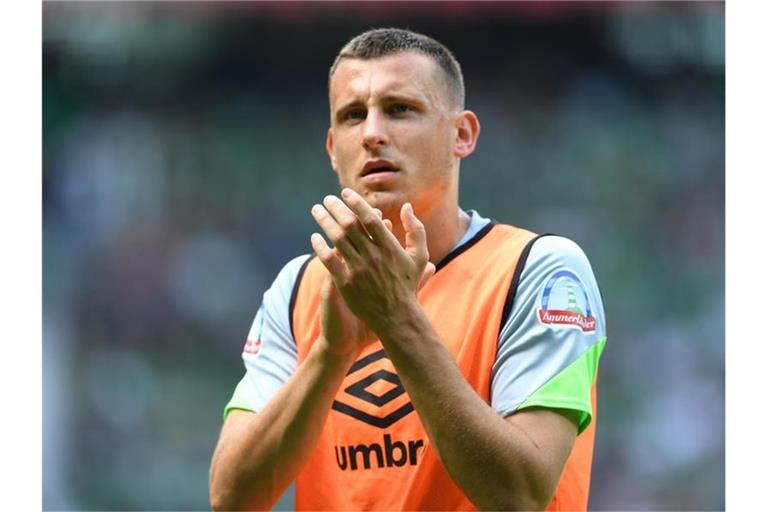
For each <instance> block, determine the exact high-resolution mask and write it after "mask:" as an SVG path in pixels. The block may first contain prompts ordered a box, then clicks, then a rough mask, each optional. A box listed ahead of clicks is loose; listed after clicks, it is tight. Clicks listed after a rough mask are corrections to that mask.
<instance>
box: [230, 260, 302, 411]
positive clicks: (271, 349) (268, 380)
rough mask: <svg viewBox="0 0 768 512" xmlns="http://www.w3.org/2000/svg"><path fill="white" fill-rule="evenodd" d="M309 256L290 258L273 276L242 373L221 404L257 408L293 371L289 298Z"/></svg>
mask: <svg viewBox="0 0 768 512" xmlns="http://www.w3.org/2000/svg"><path fill="white" fill-rule="evenodd" d="M309 259H310V256H309V255H304V256H299V257H298V258H295V259H293V260H291V261H290V262H289V263H288V264H287V265H285V267H283V269H282V270H281V271H280V273H279V274H278V275H277V277H276V278H275V281H274V283H272V286H270V288H269V289H268V290H267V291H266V292H264V297H263V300H262V303H261V306H260V307H259V309H258V311H257V312H256V318H255V319H254V320H253V324H252V325H251V330H250V331H249V332H248V338H247V339H246V341H245V346H244V347H243V362H244V363H245V375H244V376H243V378H242V379H241V380H240V382H239V383H238V384H237V387H236V388H235V392H234V394H233V395H232V398H231V399H230V401H229V403H227V405H226V407H225V408H224V418H225V419H226V417H227V414H229V411H231V410H232V409H244V410H247V411H254V412H258V411H260V410H261V409H263V408H264V406H265V405H267V403H268V402H269V401H270V400H271V399H272V397H273V396H275V394H276V393H277V391H278V390H279V389H280V388H281V387H282V385H283V384H285V382H286V381H287V380H288V379H289V378H290V376H291V375H293V374H294V372H295V371H296V366H297V355H298V352H297V350H296V342H295V340H294V338H293V334H292V332H291V318H290V314H291V312H290V309H291V307H290V302H291V296H292V294H293V289H294V286H295V284H296V282H297V280H298V279H300V277H301V272H302V270H303V268H304V266H305V264H306V263H307V261H309Z"/></svg>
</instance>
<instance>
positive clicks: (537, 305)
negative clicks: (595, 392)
mask: <svg viewBox="0 0 768 512" xmlns="http://www.w3.org/2000/svg"><path fill="white" fill-rule="evenodd" d="M522 264H523V265H524V266H523V270H522V272H521V274H520V280H519V283H518V287H517V291H516V293H515V296H514V300H513V303H512V304H513V305H512V310H511V312H510V314H509V317H508V318H507V320H506V322H505V324H504V326H503V327H502V329H501V333H500V334H499V344H498V349H497V354H496V361H495V363H494V366H493V370H492V377H491V379H492V380H491V406H492V407H493V408H494V410H495V411H496V412H498V413H499V414H500V415H502V416H508V415H510V414H512V413H513V412H516V411H519V410H521V409H525V408H528V407H545V408H557V409H570V410H574V411H577V412H578V413H579V433H581V432H582V431H583V430H584V429H586V428H587V426H588V425H589V423H590V422H591V420H592V403H591V392H592V386H593V384H594V382H595V376H596V374H597V365H598V361H599V359H600V355H601V353H602V351H603V348H604V346H605V343H606V339H607V338H606V330H605V312H604V310H603V303H602V298H601V296H600V291H599V289H598V286H597V282H596V280H595V276H594V273H593V272H592V267H591V266H590V264H589V261H588V260H587V257H586V255H585V254H584V252H583V251H582V250H581V248H580V247H579V246H578V245H577V244H575V243H574V242H572V241H571V240H568V239H567V238H563V237H559V236H543V237H539V238H537V239H535V241H534V242H533V245H532V247H531V250H530V253H529V254H528V258H527V259H526V260H525V261H524V262H522Z"/></svg>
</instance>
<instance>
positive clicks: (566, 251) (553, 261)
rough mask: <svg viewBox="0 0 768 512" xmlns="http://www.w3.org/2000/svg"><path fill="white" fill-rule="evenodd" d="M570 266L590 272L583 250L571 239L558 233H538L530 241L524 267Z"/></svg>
mask: <svg viewBox="0 0 768 512" xmlns="http://www.w3.org/2000/svg"><path fill="white" fill-rule="evenodd" d="M552 266H570V267H574V269H575V270H587V269H589V270H590V272H591V265H590V263H589V259H588V258H587V255H586V254H585V253H584V250H583V249H582V248H581V247H580V246H579V245H578V244H577V243H576V242H574V241H573V240H571V239H569V238H566V237H564V236H559V235H540V236H538V237H536V238H535V239H533V240H532V241H531V245H530V252H529V254H528V258H527V260H526V268H534V267H552Z"/></svg>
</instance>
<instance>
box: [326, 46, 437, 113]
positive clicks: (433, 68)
mask: <svg viewBox="0 0 768 512" xmlns="http://www.w3.org/2000/svg"><path fill="white" fill-rule="evenodd" d="M440 73H441V70H440V68H439V66H438V64H437V63H436V62H435V61H434V60H433V59H431V58H430V57H428V56H426V55H424V54H421V53H418V52H412V51H406V52H398V53H395V54H392V55H386V56H384V57H378V58H375V59H365V60H363V59H353V58H344V59H341V60H340V61H339V64H338V66H337V67H336V71H335V72H334V74H333V76H332V77H331V82H330V100H331V108H333V107H334V105H337V104H340V103H347V102H348V101H352V100H356V99H357V100H361V101H364V100H367V99H369V98H371V97H379V96H383V95H391V94H404V95H414V96H420V97H423V98H425V99H428V100H429V101H432V102H437V101H439V100H440V99H444V97H445V96H446V95H447V91H446V86H445V84H444V81H443V80H442V79H441V74H440Z"/></svg>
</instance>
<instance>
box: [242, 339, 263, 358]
mask: <svg viewBox="0 0 768 512" xmlns="http://www.w3.org/2000/svg"><path fill="white" fill-rule="evenodd" d="M261 345H262V342H261V340H260V339H258V340H245V347H243V353H244V354H251V355H254V356H255V355H258V354H259V352H261Z"/></svg>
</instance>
